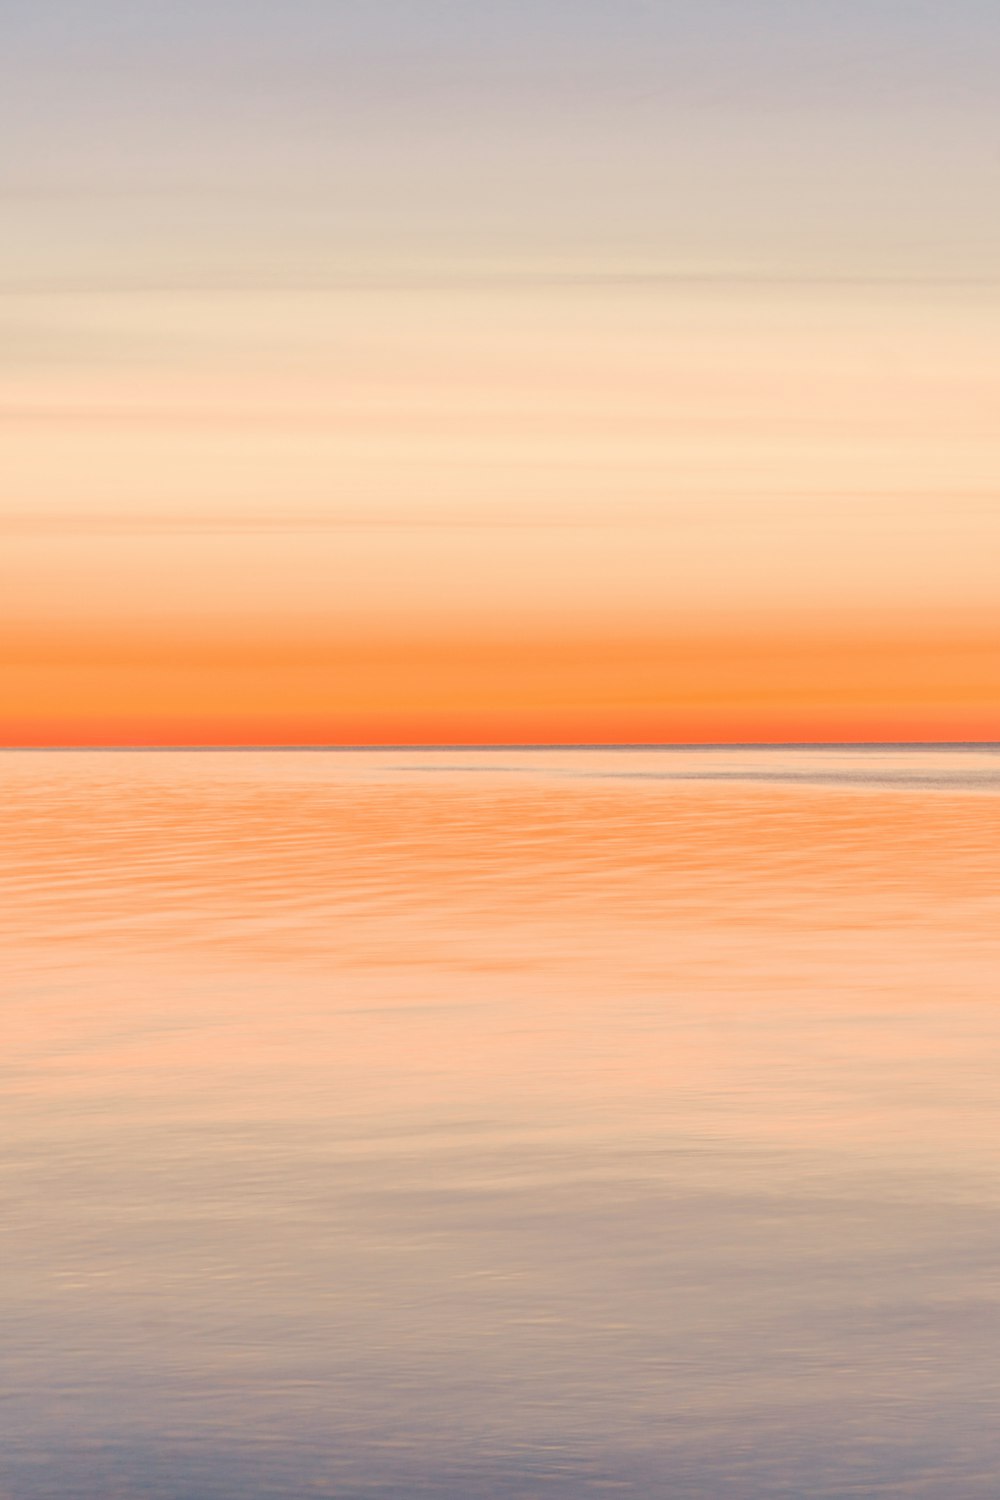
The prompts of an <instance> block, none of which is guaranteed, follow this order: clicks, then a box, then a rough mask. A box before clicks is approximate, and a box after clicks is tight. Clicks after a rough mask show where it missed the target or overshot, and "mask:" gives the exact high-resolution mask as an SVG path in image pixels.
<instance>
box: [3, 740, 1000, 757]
mask: <svg viewBox="0 0 1000 1500" xmlns="http://www.w3.org/2000/svg"><path fill="white" fill-rule="evenodd" d="M440 750H447V751H497V750H546V751H555V750H1000V740H699V741H683V740H579V741H575V740H574V741H560V740H541V741H531V740H525V741H517V742H513V741H512V742H509V743H507V742H503V741H500V742H497V741H475V742H463V741H449V740H443V741H439V742H435V743H431V744H421V743H413V742H405V741H401V742H399V743H392V744H372V743H360V742H359V743H357V744H347V745H341V744H308V743H307V744H298V743H294V742H293V743H288V744H285V743H269V742H261V743H259V744H218V745H216V744H190V745H169V744H163V745H129V744H115V745H0V752H2V751H9V752H13V753H17V752H24V751H26V752H29V753H31V754H42V753H45V752H48V751H55V752H58V753H62V754H72V753H77V754H86V753H87V752H97V753H101V754H109V753H114V754H127V753H129V752H132V751H134V752H137V753H151V754H169V753H178V754H184V753H190V752H197V753H198V754H212V753H216V752H217V753H220V754H230V753H234V752H238V753H245V752H249V753H253V752H258V753H259V752H275V753H282V754H289V753H291V754H296V753H298V754H306V753H309V754H319V753H328V754H329V753H333V754H348V755H349V754H357V753H361V752H367V753H370V752H373V751H387V752H395V753H399V752H401V751H407V752H413V751H440Z"/></svg>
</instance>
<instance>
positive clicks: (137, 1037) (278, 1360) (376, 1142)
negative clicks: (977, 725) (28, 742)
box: [0, 747, 1000, 1500]
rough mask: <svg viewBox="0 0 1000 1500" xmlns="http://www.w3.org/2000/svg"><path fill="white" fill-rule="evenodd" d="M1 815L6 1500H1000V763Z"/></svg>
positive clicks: (302, 777)
mask: <svg viewBox="0 0 1000 1500" xmlns="http://www.w3.org/2000/svg"><path fill="white" fill-rule="evenodd" d="M0 777H2V783H3V805H2V813H0V824H2V829H0V834H2V842H0V922H2V924H3V930H4V939H3V948H2V964H3V966H2V974H0V993H2V1017H3V1036H4V1046H3V1051H2V1062H0V1069H2V1080H0V1083H2V1103H3V1117H4V1126H3V1140H4V1148H3V1159H2V1168H3V1179H2V1180H3V1192H4V1199H5V1206H4V1208H3V1213H2V1218H0V1234H2V1239H0V1262H2V1266H3V1273H2V1291H0V1324H2V1332H0V1360H2V1366H3V1392H2V1394H3V1400H2V1401H0V1440H2V1441H0V1452H2V1457H0V1497H2V1500H265V1497H268V1500H270V1497H288V1500H298V1497H304V1496H309V1495H317V1496H322V1497H331V1500H333V1497H336V1500H362V1497H407V1500H409V1497H414V1500H417V1497H427V1500H431V1497H434V1500H535V1497H551V1500H578V1497H584V1496H588V1495H591V1494H594V1495H603V1494H608V1495H621V1496H622V1497H634V1500H776V1497H788V1500H801V1497H806V1496H808V1497H810V1500H847V1497H869V1496H871V1497H876V1496H878V1497H881V1496H885V1497H888V1496H892V1497H904V1496H905V1497H913V1500H917V1497H920V1500H995V1496H996V1495H997V1493H998V1488H1000V1478H998V1476H1000V1173H998V1165H1000V1144H998V1143H1000V1086H998V1061H1000V1049H998V1041H1000V1004H998V1002H1000V900H998V891H1000V751H997V750H993V749H990V748H988V747H980V748H976V747H969V748H960V747H956V748H952V749H922V750H921V749H912V748H905V747H900V748H887V749H879V750H875V749H849V748H836V747H824V748H820V749H788V750H784V749H766V750H764V749H755V750H724V751H723V750H714V751H700V750H662V751H660V750H621V751H597V750H567V751H558V750H550V751H526V750H517V751H506V750H490V751H460V750H439V751H421V752H417V751H402V750H396V751H392V750H387V751H378V752H376V751H365V752H315V753H306V752H300V753H295V752H256V751H254V752H218V753H196V752H152V753H106V752H92V753H91V752H72V753H58V752H31V753H18V752H15V753H11V754H7V755H4V756H3V757H0Z"/></svg>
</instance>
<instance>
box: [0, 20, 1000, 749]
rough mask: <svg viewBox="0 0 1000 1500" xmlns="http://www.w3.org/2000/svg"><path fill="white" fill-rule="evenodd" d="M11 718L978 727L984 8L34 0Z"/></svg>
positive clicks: (5, 602) (999, 217)
mask: <svg viewBox="0 0 1000 1500" xmlns="http://www.w3.org/2000/svg"><path fill="white" fill-rule="evenodd" d="M2 22H3V48H2V49H0V100H2V103H0V162H2V171H0V194H2V211H3V219H4V235H3V238H2V241H0V398H2V405H0V411H2V415H3V442H2V444H0V684H2V696H0V742H3V743H9V744H40V743H56V744H74V743H91V744H93V743H98V744H100V743H136V744H142V743H147V744H148V743H183V742H197V743H224V742H229V741H236V742H239V741H244V742H246V741H255V742H260V741H265V742H279V743H280V742H296V741H303V740H304V741H319V742H324V741H333V742H350V741H365V742H367V741H382V740H394V741H395V740H403V741H427V740H429V741H435V740H442V739H445V740H457V741H462V740H471V741H475V740H480V739H488V740H515V741H518V740H535V739H546V740H548V739H552V740H617V739H622V740H634V739H679V740H701V739H730V740H732V739H735V740H743V739H757V738H759V739H765V740H766V739H833V738H861V739H868V738H876V739H878V738H888V739H910V738H913V739H921V738H931V739H936V738H1000V706H998V703H1000V605H998V602H997V600H998V590H997V585H996V578H997V576H1000V503H998V496H1000V444H998V442H997V438H996V402H995V370H996V349H997V345H998V334H1000V281H998V280H997V279H996V274H995V267H996V265H997V251H998V249H1000V199H998V196H997V193H996V191H995V186H996V162H997V159H998V150H1000V115H998V113H997V110H996V104H995V92H996V79H997V77H998V76H1000V11H998V10H997V9H996V7H995V5H993V4H992V3H991V4H987V3H985V0H981V3H980V0H957V3H952V4H950V5H948V6H943V5H940V4H938V3H933V4H932V3H930V0H925V3H917V0H908V3H903V0H893V3H890V0H864V3H860V0H836V3H834V0H825V3H818V0H794V3H793V0H781V3H779V0H740V3H733V0H725V3H723V0H697V3H695V0H684V3H657V0H572V3H571V0H532V3H531V4H528V3H522V0H506V3H504V4H502V5H496V4H492V5H487V4H485V3H482V0H405V3H404V0H350V3H346V0H345V3H338V0H281V3H280V4H279V3H276V0H274V3H272V0H240V3H239V4H237V3H235V0H224V3H223V0H216V3H212V0H198V3H194V0H172V3H171V4H169V5H164V4H162V3H156V4H154V3H152V0H76V3H72V0H42V3H39V0H34V3H31V4H28V3H26V0H25V3H22V0H7V3H5V4H4V5H3V7H2Z"/></svg>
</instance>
